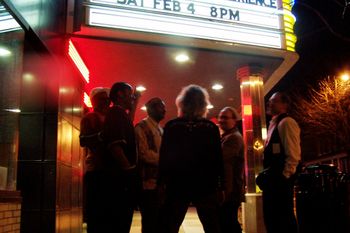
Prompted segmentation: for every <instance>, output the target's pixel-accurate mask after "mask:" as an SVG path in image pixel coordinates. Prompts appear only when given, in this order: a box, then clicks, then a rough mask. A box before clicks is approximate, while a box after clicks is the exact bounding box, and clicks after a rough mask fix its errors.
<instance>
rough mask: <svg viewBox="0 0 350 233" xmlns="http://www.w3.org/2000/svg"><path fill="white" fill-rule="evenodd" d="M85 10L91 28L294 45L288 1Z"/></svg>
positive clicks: (114, 1)
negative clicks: (98, 27)
mask: <svg viewBox="0 0 350 233" xmlns="http://www.w3.org/2000/svg"><path fill="white" fill-rule="evenodd" d="M86 5H87V24H88V25H91V26H100V27H109V28H118V29H127V30H135V31H143V32H152V33H161V34H169V35H177V36H185V37H191V38H203V39H209V40H217V41H226V42H232V43H241V44H248V45H256V46H263V47H270V48H277V49H288V50H293V49H294V43H295V40H296V38H295V36H294V34H293V30H292V28H293V25H294V22H295V18H294V16H293V15H292V14H291V12H290V11H291V7H292V3H291V0H283V1H281V0H221V1H220V0H216V1H211V0H89V1H87V3H86ZM286 22H287V23H288V24H286ZM286 26H287V27H291V30H289V31H287V30H286ZM288 40H291V41H292V43H288Z"/></svg>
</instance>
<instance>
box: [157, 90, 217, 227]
mask: <svg viewBox="0 0 350 233" xmlns="http://www.w3.org/2000/svg"><path fill="white" fill-rule="evenodd" d="M209 104H210V102H209V95H208V93H207V91H206V90H205V89H204V88H202V87H200V86H197V85H189V86H187V87H185V88H183V89H182V91H181V92H180V94H179V95H178V97H177V99H176V105H177V107H178V114H179V116H178V117H177V118H175V119H173V120H171V121H169V122H168V123H167V124H166V125H165V127H164V135H163V138H162V144H161V148H160V155H159V176H158V185H159V188H161V189H163V190H164V202H163V206H162V210H161V211H162V212H161V214H160V215H161V216H160V221H159V227H160V229H159V232H160V233H176V232H179V228H180V226H181V223H182V221H183V219H184V217H185V215H186V212H187V209H188V207H189V205H190V203H192V204H193V205H194V206H195V207H196V209H197V213H198V216H199V219H200V221H201V223H202V225H203V228H204V231H205V232H206V233H218V232H221V231H220V223H219V204H220V201H221V199H222V178H223V175H224V172H223V161H222V151H221V145H220V133H219V129H218V127H217V126H216V125H215V124H214V123H213V122H211V121H209V120H207V119H206V118H205V117H206V114H207V106H208V105H209ZM218 194H221V195H218ZM219 196H220V197H221V198H219Z"/></svg>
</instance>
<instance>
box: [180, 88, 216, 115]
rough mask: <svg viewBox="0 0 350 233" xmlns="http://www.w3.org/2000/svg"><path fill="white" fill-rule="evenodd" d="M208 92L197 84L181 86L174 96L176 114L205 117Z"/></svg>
mask: <svg viewBox="0 0 350 233" xmlns="http://www.w3.org/2000/svg"><path fill="white" fill-rule="evenodd" d="M209 104H210V102H209V94H208V92H207V90H206V89H204V88H203V87H201V86H198V85H194V84H191V85H188V86H186V87H184V88H182V90H181V92H180V94H179V95H178V96H177V98H176V106H177V109H178V115H179V116H181V117H188V118H200V117H206V115H207V112H208V109H207V106H208V105H209Z"/></svg>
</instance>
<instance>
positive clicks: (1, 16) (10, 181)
mask: <svg viewBox="0 0 350 233" xmlns="http://www.w3.org/2000/svg"><path fill="white" fill-rule="evenodd" d="M23 40H24V31H23V30H22V28H21V27H20V25H19V24H18V23H17V22H16V20H15V19H14V18H13V17H12V16H11V14H10V13H9V12H8V11H7V10H6V8H5V7H4V6H3V5H1V3H0V190H15V189H16V174H17V157H18V127H19V121H18V120H19V113H20V111H21V110H20V103H19V100H20V86H21V77H22V61H23Z"/></svg>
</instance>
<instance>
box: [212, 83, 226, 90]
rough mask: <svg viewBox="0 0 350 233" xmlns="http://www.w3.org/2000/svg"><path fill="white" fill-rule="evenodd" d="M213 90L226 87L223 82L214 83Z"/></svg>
mask: <svg viewBox="0 0 350 233" xmlns="http://www.w3.org/2000/svg"><path fill="white" fill-rule="evenodd" d="M211 88H212V89H213V90H221V89H222V88H224V87H223V86H222V85H221V84H218V83H217V84H214V85H213V86H212V87H211Z"/></svg>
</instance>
